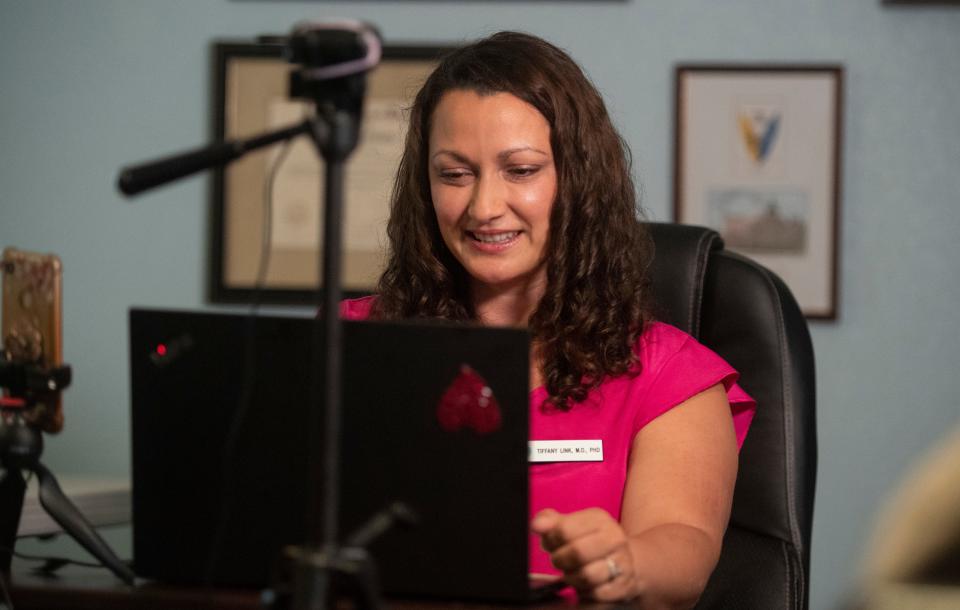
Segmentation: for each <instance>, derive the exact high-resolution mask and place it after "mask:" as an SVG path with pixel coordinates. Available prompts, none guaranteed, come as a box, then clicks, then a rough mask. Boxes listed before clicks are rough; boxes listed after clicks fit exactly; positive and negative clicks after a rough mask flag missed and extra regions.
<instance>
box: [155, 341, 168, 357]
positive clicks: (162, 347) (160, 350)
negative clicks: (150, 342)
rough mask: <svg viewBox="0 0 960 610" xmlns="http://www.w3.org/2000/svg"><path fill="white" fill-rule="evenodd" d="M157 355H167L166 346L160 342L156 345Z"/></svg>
mask: <svg viewBox="0 0 960 610" xmlns="http://www.w3.org/2000/svg"><path fill="white" fill-rule="evenodd" d="M157 355H158V356H166V355H167V346H166V345H164V344H163V343H160V344H159V345H157Z"/></svg>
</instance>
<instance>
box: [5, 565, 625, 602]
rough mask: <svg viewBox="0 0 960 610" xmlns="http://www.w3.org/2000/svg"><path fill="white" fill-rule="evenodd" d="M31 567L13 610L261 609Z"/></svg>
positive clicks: (235, 598) (18, 568) (233, 596)
mask: <svg viewBox="0 0 960 610" xmlns="http://www.w3.org/2000/svg"><path fill="white" fill-rule="evenodd" d="M34 565H35V564H28V563H26V562H23V561H20V560H14V564H13V570H12V575H11V577H10V581H8V586H9V587H10V595H11V598H12V601H13V606H14V608H31V609H33V610H54V609H56V610H60V609H63V608H76V609H81V610H86V609H89V610H94V609H96V610H119V609H128V608H144V609H149V610H161V609H163V610H167V609H174V608H176V609H182V608H190V609H195V610H219V609H226V608H230V609H236V610H255V609H256V610H261V609H263V608H264V605H263V604H262V602H261V599H260V594H259V592H257V591H244V590H225V589H200V588H187V587H173V586H169V585H160V584H155V583H142V584H137V585H136V586H134V587H128V586H126V585H124V584H123V583H121V582H120V581H119V580H117V579H116V578H114V577H113V575H112V574H110V573H109V572H108V571H107V570H105V569H100V568H84V567H78V566H68V567H66V568H64V569H63V570H61V571H60V572H58V573H57V575H56V576H54V577H45V576H39V575H36V574H33V573H31V569H32V567H33V566H34ZM386 605H387V607H388V608H392V609H395V610H419V609H422V610H440V609H446V608H449V609H461V610H510V609H511V608H515V609H517V610H521V609H522V610H533V609H535V608H555V609H558V610H559V609H563V608H582V609H588V610H614V609H615V608H620V607H622V606H616V605H611V604H596V603H589V604H588V603H585V604H579V605H576V604H572V603H564V602H563V601H557V602H549V603H538V604H529V605H520V606H507V605H491V604H478V603H456V602H450V601H414V600H391V601H389V602H388V603H387V604H386Z"/></svg>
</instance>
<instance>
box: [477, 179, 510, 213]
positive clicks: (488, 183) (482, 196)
mask: <svg viewBox="0 0 960 610" xmlns="http://www.w3.org/2000/svg"><path fill="white" fill-rule="evenodd" d="M506 209H507V204H506V190H505V189H504V188H503V185H502V184H501V183H500V181H499V180H497V179H496V178H495V177H489V178H488V177H482V178H481V179H480V180H478V181H477V183H476V188H475V189H474V192H473V197H472V198H471V199H470V207H469V210H468V213H469V214H470V217H471V218H472V219H473V220H476V221H477V222H488V221H490V220H493V219H495V218H497V217H499V216H502V215H503V213H504V212H505V211H506Z"/></svg>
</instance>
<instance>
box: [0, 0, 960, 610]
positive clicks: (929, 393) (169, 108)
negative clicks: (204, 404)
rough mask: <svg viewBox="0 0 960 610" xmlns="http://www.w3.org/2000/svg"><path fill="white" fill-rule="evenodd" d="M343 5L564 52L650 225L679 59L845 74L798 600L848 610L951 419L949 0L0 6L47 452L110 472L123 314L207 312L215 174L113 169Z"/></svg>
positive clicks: (149, 153) (14, 208) (955, 319)
mask: <svg viewBox="0 0 960 610" xmlns="http://www.w3.org/2000/svg"><path fill="white" fill-rule="evenodd" d="M337 16H343V17H355V18H359V19H363V20H367V21H370V22H372V23H374V24H375V25H377V26H378V27H379V28H380V30H381V32H382V34H383V36H384V38H385V41H386V42H387V43H388V44H404V43H407V44H414V43H429V44H457V43H461V42H463V41H465V40H469V39H472V38H476V37H479V36H483V35H486V34H488V33H491V32H494V31H497V30H501V29H519V30H525V31H529V32H531V33H534V34H537V35H539V36H543V37H545V38H547V39H549V40H551V41H552V42H554V43H556V44H557V45H559V46H561V47H563V48H565V49H567V50H568V51H569V52H570V53H571V54H572V55H573V56H574V58H576V59H577V60H578V61H579V62H580V63H581V64H582V66H583V67H584V68H585V70H586V71H587V73H588V74H589V76H590V77H591V78H592V80H593V81H594V82H595V83H596V85H597V86H598V88H599V89H600V90H601V92H602V93H603V95H604V96H605V98H606V101H607V103H608V106H609V108H610V111H611V113H612V115H613V118H614V120H615V122H616V124H617V125H618V127H619V128H620V130H621V132H622V134H623V136H624V137H625V139H626V140H627V142H628V143H629V145H630V147H631V149H632V150H633V154H634V170H635V174H636V176H637V179H638V184H639V185H640V188H641V191H642V202H643V206H644V208H645V209H646V211H647V213H648V215H649V216H650V217H651V218H652V219H654V220H672V214H673V212H672V198H673V192H672V188H673V187H672V184H673V177H672V176H673V173H672V172H673V145H674V133H673V112H674V110H673V108H674V101H673V96H674V80H673V79H674V66H675V65H676V64H677V63H681V62H790V63H811V62H813V63H837V64H841V65H843V66H844V68H845V91H844V99H845V106H844V109H843V133H842V137H843V151H842V159H841V167H842V170H841V181H842V186H841V199H840V226H839V243H840V249H839V260H838V270H839V316H838V319H837V320H835V321H829V322H828V321H814V322H812V323H811V332H812V335H813V342H814V347H815V350H816V359H817V374H818V394H817V398H818V407H819V409H818V418H819V422H818V432H819V441H820V463H819V475H818V488H817V499H816V509H815V520H814V529H813V546H812V574H811V592H810V595H811V597H810V599H811V608H836V607H838V606H840V605H841V604H842V603H844V602H845V600H847V599H848V598H849V596H850V595H851V594H852V593H853V592H854V590H855V589H856V586H857V580H856V579H857V576H858V571H859V568H860V566H861V565H862V564H863V561H864V553H865V552H866V549H867V539H868V538H869V536H870V533H871V530H872V527H873V523H874V520H875V515H876V513H877V509H878V507H879V505H880V503H881V502H883V501H884V499H885V498H886V497H887V496H888V495H889V494H890V493H891V492H892V490H893V489H894V488H895V486H896V482H897V481H898V479H899V477H900V476H901V475H902V474H904V473H905V472H906V471H907V470H908V469H909V468H910V467H911V464H912V463H913V462H914V461H915V460H917V459H918V458H919V456H921V455H922V454H923V453H924V452H925V450H926V449H927V448H928V447H929V446H931V444H933V443H934V442H936V440H937V439H938V438H939V437H941V436H942V434H943V433H944V432H945V431H946V430H948V429H949V428H951V427H952V426H953V425H955V424H956V423H957V422H958V421H960V408H958V404H957V399H958V398H957V397H958V394H960V392H958V390H960V382H958V379H960V367H958V365H957V362H960V341H958V339H960V316H958V315H957V312H956V307H957V303H960V265H958V264H957V262H956V261H957V259H958V253H957V247H956V245H955V244H956V236H957V234H958V232H960V7H957V6H953V7H950V6H944V5H915V3H905V4H896V5H893V4H886V3H883V2H881V0H843V1H842V2H837V1H835V0H725V1H724V2H715V1H712V0H674V1H672V2H664V1H657V0H623V1H603V0H592V1H591V0H562V1H561V0H556V1H551V0H531V1H523V0H516V1H507V0H502V1H495V2H489V1H487V2H485V1H467V0H464V1H442V0H431V1H419V2H415V1H407V0H363V1H356V2H332V1H331V2H320V1H316V2H307V1H303V2H287V1H268V0H260V1H258V0H164V1H159V0H85V1H84V2H72V1H67V0H32V1H16V0H0V143H2V154H0V159H2V160H0V245H3V246H17V247H19V248H23V249H28V250H37V251H52V252H56V253H58V254H59V255H60V257H61V258H62V260H63V265H64V354H65V360H66V361H67V362H69V363H70V364H71V365H72V366H73V372H74V381H73V385H72V387H71V388H70V389H69V390H68V391H67V392H66V394H65V397H64V402H65V410H66V426H65V429H64V432H63V433H62V434H60V435H59V436H53V437H48V438H47V447H46V451H45V455H44V461H45V463H46V464H47V465H48V466H49V467H50V468H51V469H52V470H53V471H54V472H56V473H57V474H59V475H68V474H76V475H110V476H119V477H124V476H127V475H128V474H129V471H130V440H129V421H130V417H129V409H130V405H129V379H128V377H129V371H128V353H127V352H128V348H127V310H128V308H129V307H131V306H132V305H141V306H153V307H177V308H214V306H211V305H210V304H209V302H208V299H207V282H208V280H207V273H208V271H207V269H208V266H209V260H208V250H209V234H210V226H209V222H210V221H209V185H210V178H209V176H207V175H204V176H200V177H194V178H191V179H189V180H185V181H182V182H178V183H175V184H174V185H172V186H168V187H165V188H163V189H161V190H158V191H155V192H152V193H150V194H147V195H145V196H142V197H140V198H139V199H136V200H133V201H127V200H124V199H122V198H121V197H120V195H119V194H118V192H117V191H116V190H115V187H114V184H115V179H116V175H117V171H118V169H119V168H120V167H121V166H123V165H127V164H130V163H131V162H133V161H138V160H144V159H149V158H153V157H156V156H159V155H162V154H165V153H168V152H173V151H179V150H182V149H184V148H187V147H191V146H195V145H199V144H203V143H205V142H206V141H207V140H208V139H209V138H210V137H211V134H212V132H213V121H214V118H213V112H212V94H213V82H212V68H211V63H212V57H211V44H212V42H213V41H215V40H221V39H238V38H240V39H250V38H253V37H255V36H256V35H258V34H263V33H284V32H287V31H289V29H290V27H291V26H292V25H293V24H294V23H295V22H297V21H300V20H303V19H322V18H329V17H337ZM170 450H171V451H175V450H176V448H175V447H171V448H170ZM115 544H116V545H117V547H118V549H117V550H118V552H119V553H120V554H121V556H129V548H123V546H124V541H123V540H120V541H119V542H115Z"/></svg>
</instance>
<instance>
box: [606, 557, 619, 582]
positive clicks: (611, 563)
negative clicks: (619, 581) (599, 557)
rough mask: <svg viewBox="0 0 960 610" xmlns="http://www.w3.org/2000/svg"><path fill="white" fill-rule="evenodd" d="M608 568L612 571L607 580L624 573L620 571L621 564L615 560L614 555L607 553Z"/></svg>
mask: <svg viewBox="0 0 960 610" xmlns="http://www.w3.org/2000/svg"><path fill="white" fill-rule="evenodd" d="M607 570H609V571H610V578H608V579H607V582H609V581H611V580H614V579H616V577H617V576H620V575H621V574H623V572H621V571H620V566H618V565H617V562H616V561H614V560H613V557H612V556H610V555H607Z"/></svg>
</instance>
